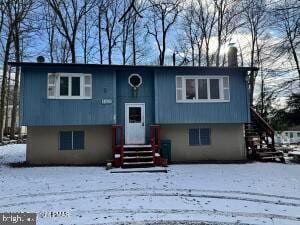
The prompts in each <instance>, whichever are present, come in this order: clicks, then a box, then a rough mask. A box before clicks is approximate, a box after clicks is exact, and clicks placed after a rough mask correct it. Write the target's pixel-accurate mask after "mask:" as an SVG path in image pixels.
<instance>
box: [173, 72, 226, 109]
mask: <svg viewBox="0 0 300 225" xmlns="http://www.w3.org/2000/svg"><path fill="white" fill-rule="evenodd" d="M179 77H180V78H181V82H182V84H181V85H182V88H177V87H178V85H177V78H179ZM224 77H227V79H228V88H225V89H228V90H229V93H228V94H229V96H228V99H227V100H225V99H224V87H223V78H224ZM186 79H207V99H186V95H185V93H186V82H185V80H186ZM209 79H219V94H220V99H210V85H209ZM175 83H176V103H216V102H230V79H229V76H219V75H216V76H215V75H211V76H201V75H178V76H176V77H175ZM178 89H182V100H178V96H177V90H178ZM195 93H196V98H198V82H196V83H195Z"/></svg>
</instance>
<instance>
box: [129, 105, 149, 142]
mask: <svg viewBox="0 0 300 225" xmlns="http://www.w3.org/2000/svg"><path fill="white" fill-rule="evenodd" d="M125 144H145V103H125Z"/></svg>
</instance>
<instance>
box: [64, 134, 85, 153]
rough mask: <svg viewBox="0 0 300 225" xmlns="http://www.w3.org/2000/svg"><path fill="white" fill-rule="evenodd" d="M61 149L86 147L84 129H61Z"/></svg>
mask: <svg viewBox="0 0 300 225" xmlns="http://www.w3.org/2000/svg"><path fill="white" fill-rule="evenodd" d="M59 143H60V150H82V149H84V131H61V132H60V138H59Z"/></svg>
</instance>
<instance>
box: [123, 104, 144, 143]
mask: <svg viewBox="0 0 300 225" xmlns="http://www.w3.org/2000/svg"><path fill="white" fill-rule="evenodd" d="M130 106H137V107H139V106H140V107H141V108H143V109H144V110H141V119H142V120H141V122H142V123H144V126H143V127H144V137H143V143H141V144H145V142H146V118H145V114H146V104H145V103H144V102H134V103H125V121H124V123H125V126H124V127H125V129H124V130H125V144H128V134H129V132H127V130H128V127H127V125H128V124H129V121H128V116H129V115H128V113H129V110H127V109H128V108H129V107H130Z"/></svg>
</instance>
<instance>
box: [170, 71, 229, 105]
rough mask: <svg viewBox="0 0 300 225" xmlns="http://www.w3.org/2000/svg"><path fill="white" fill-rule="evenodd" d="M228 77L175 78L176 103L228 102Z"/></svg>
mask: <svg viewBox="0 0 300 225" xmlns="http://www.w3.org/2000/svg"><path fill="white" fill-rule="evenodd" d="M229 99H230V90H229V77H228V76H176V101H177V102H229Z"/></svg>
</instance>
